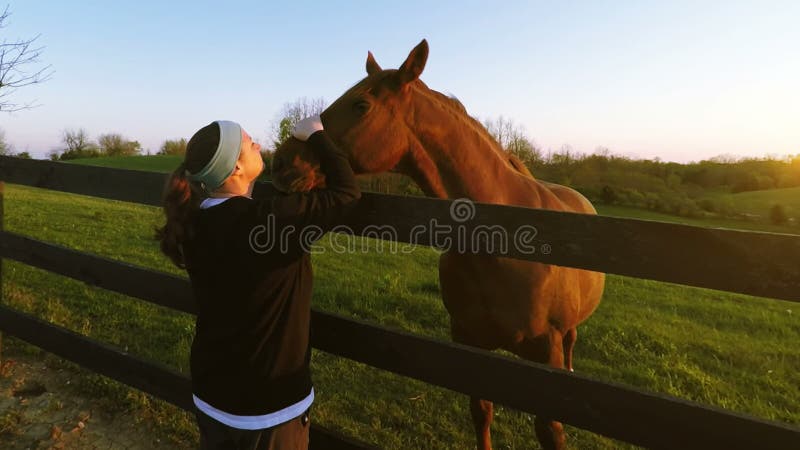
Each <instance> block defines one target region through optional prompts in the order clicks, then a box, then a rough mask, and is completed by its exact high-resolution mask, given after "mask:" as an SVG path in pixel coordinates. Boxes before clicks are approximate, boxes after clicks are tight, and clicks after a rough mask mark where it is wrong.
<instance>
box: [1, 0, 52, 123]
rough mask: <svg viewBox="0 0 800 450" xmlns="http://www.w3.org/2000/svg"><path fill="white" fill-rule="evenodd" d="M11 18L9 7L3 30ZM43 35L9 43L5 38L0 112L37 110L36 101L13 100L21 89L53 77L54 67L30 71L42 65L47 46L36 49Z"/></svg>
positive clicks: (2, 49) (2, 51)
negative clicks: (13, 96) (35, 44)
mask: <svg viewBox="0 0 800 450" xmlns="http://www.w3.org/2000/svg"><path fill="white" fill-rule="evenodd" d="M10 15H11V13H10V12H9V10H8V6H6V7H5V9H4V10H3V13H2V14H0V29H2V28H5V26H6V19H8V17H9V16H10ZM40 36H41V35H36V36H35V37H33V38H32V39H19V40H16V41H10V42H9V41H8V40H6V39H3V42H2V43H0V111H2V112H14V111H20V110H23V109H29V108H33V107H35V106H37V105H35V101H33V102H26V103H17V102H14V101H12V100H11V99H10V97H11V96H12V95H13V94H14V93H15V92H16V91H17V89H19V88H21V87H25V86H30V85H33V84H39V83H44V82H45V81H47V80H49V79H50V78H51V77H52V75H53V70H52V66H50V65H47V66H44V67H42V68H40V69H38V70H37V69H34V70H27V69H28V68H29V67H31V66H34V67H35V66H36V65H37V64H38V63H39V58H40V57H41V55H42V51H43V50H44V47H33V44H34V43H35V42H36V41H37V40H38V39H39V37H40Z"/></svg>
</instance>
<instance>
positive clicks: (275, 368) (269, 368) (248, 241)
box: [183, 131, 361, 415]
mask: <svg viewBox="0 0 800 450" xmlns="http://www.w3.org/2000/svg"><path fill="white" fill-rule="evenodd" d="M308 142H309V143H310V144H311V145H312V146H313V147H314V148H315V149H316V150H317V152H318V154H319V157H320V165H321V169H322V170H323V172H324V173H325V175H326V184H327V187H326V188H325V189H315V190H312V191H310V192H307V193H295V194H288V195H283V194H279V195H276V196H274V197H270V198H263V199H250V198H247V197H232V198H230V199H228V200H226V201H225V202H223V203H221V204H219V205H216V206H212V207H211V208H208V209H203V210H200V211H199V212H198V213H197V216H196V218H195V220H194V223H193V226H194V235H193V238H192V239H191V240H190V241H187V242H185V243H184V246H183V247H184V255H185V259H186V265H187V271H188V273H189V278H190V281H191V285H192V290H193V292H194V297H195V300H196V302H197V326H196V332H195V337H194V341H193V342H192V350H191V374H192V388H193V392H194V394H195V395H197V396H198V397H199V398H200V399H201V400H203V401H205V402H207V403H209V404H210V405H212V406H214V407H215V408H218V409H220V410H222V411H225V412H228V413H231V414H236V415H262V414H268V413H270V412H274V411H277V410H280V409H282V408H285V407H286V406H289V405H292V404H294V403H297V402H298V401H300V400H302V399H303V398H305V397H306V396H307V395H308V394H309V392H310V390H311V386H312V385H311V377H310V373H309V361H310V357H311V351H310V345H309V321H310V316H311V310H310V308H311V306H310V302H311V289H312V284H311V278H312V271H311V258H310V255H309V253H308V251H309V249H308V242H306V243H305V244H302V243H301V240H300V237H301V235H303V234H304V233H306V240H307V241H313V240H315V239H319V238H320V237H321V233H322V232H324V231H327V230H329V229H330V228H331V227H332V226H334V225H336V224H337V222H338V221H339V220H341V218H342V216H343V214H344V213H345V212H346V211H347V210H348V209H349V208H350V207H351V206H353V205H354V204H355V203H356V201H357V200H358V199H359V198H360V196H361V193H360V191H359V189H358V185H357V184H356V180H355V176H354V175H353V171H352V169H351V168H350V165H349V163H348V162H347V158H346V156H345V155H344V154H343V153H342V152H341V151H339V150H338V149H337V148H336V146H335V145H334V144H333V142H332V141H331V140H330V139H329V138H328V136H327V135H326V134H325V132H324V131H323V132H317V133H314V134H313V135H312V136H311V137H310V138H309V140H308Z"/></svg>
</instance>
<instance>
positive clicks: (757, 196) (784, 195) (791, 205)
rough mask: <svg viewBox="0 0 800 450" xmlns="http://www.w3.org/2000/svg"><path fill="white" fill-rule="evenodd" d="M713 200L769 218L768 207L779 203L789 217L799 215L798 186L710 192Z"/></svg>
mask: <svg viewBox="0 0 800 450" xmlns="http://www.w3.org/2000/svg"><path fill="white" fill-rule="evenodd" d="M707 196H708V197H709V198H711V199H713V200H717V201H719V202H722V203H727V204H729V205H731V206H732V207H733V208H734V209H735V210H736V211H739V212H742V213H746V214H752V215H756V216H760V217H764V218H766V219H769V212H770V208H772V207H773V206H774V205H781V206H783V207H784V208H785V211H786V214H787V216H789V217H798V216H800V187H795V188H786V189H770V190H767V191H750V192H740V193H738V194H728V193H710V194H708V195H707Z"/></svg>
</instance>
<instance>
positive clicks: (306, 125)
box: [292, 115, 323, 141]
mask: <svg viewBox="0 0 800 450" xmlns="http://www.w3.org/2000/svg"><path fill="white" fill-rule="evenodd" d="M322 130H323V128H322V120H320V118H319V115H315V116H310V117H306V118H305V119H303V120H301V121H299V122H297V124H296V125H295V126H294V131H292V136H294V137H295V138H297V139H299V140H301V141H307V140H308V138H309V137H310V136H311V135H312V134H314V133H316V132H317V131H322Z"/></svg>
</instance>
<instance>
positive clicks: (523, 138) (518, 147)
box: [483, 116, 542, 168]
mask: <svg viewBox="0 0 800 450" xmlns="http://www.w3.org/2000/svg"><path fill="white" fill-rule="evenodd" d="M483 126H484V127H486V131H488V132H489V134H491V135H492V137H493V138H494V139H495V140H496V141H497V143H498V144H500V147H502V148H503V150H505V151H507V152H508V153H511V154H512V155H514V156H516V157H517V158H519V159H520V160H521V161H522V162H523V163H524V164H525V165H526V166H528V168H530V167H532V165H533V164H536V163H539V162H541V161H542V152H541V150H539V149H538V148H536V146H535V145H534V144H533V142H531V140H530V139H529V138H528V136H527V134H526V133H525V129H524V128H523V127H522V126H520V125H517V124H515V123H514V121H513V120H510V119H506V118H504V117H503V116H500V117H498V118H497V119H496V120H492V119H486V120H484V122H483Z"/></svg>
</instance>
